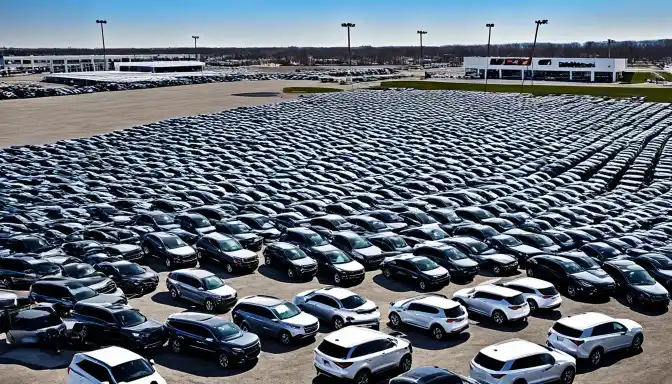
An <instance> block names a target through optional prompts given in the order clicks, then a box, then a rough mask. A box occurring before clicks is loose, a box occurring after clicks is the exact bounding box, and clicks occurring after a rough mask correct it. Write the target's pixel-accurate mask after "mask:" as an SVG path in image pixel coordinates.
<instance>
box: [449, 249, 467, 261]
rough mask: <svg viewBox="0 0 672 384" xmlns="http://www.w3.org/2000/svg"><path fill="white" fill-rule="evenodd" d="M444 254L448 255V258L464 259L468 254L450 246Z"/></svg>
mask: <svg viewBox="0 0 672 384" xmlns="http://www.w3.org/2000/svg"><path fill="white" fill-rule="evenodd" d="M443 254H444V255H448V258H449V259H451V260H462V259H466V258H467V255H465V254H464V253H462V252H461V251H460V250H458V249H455V248H448V249H446V250H444V251H443Z"/></svg>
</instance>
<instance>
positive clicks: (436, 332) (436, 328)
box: [430, 324, 446, 340]
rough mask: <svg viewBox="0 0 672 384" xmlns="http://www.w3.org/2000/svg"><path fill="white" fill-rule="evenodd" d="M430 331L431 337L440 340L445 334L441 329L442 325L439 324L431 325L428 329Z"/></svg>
mask: <svg viewBox="0 0 672 384" xmlns="http://www.w3.org/2000/svg"><path fill="white" fill-rule="evenodd" d="M430 331H431V332H432V337H433V338H434V339H436V340H441V339H443V338H444V336H446V332H445V331H444V330H443V327H441V326H440V325H436V324H434V325H432V328H431V329H430Z"/></svg>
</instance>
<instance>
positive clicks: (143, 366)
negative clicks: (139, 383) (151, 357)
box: [112, 359, 154, 383]
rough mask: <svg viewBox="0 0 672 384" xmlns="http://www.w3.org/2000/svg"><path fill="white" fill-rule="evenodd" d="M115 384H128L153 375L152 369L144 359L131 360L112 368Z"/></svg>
mask: <svg viewBox="0 0 672 384" xmlns="http://www.w3.org/2000/svg"><path fill="white" fill-rule="evenodd" d="M112 374H113V376H114V378H115V380H116V381H117V383H130V382H133V381H136V380H140V379H141V378H143V377H147V376H150V375H153V374H154V368H153V367H152V365H151V364H149V362H147V361H146V360H145V359H137V360H131V361H128V362H126V363H123V364H119V365H117V366H115V367H113V368H112Z"/></svg>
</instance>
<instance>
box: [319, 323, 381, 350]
mask: <svg viewBox="0 0 672 384" xmlns="http://www.w3.org/2000/svg"><path fill="white" fill-rule="evenodd" d="M387 337H389V335H386V334H384V333H382V332H379V331H376V330H373V329H369V328H364V327H357V326H348V327H345V328H341V329H339V330H338V331H335V332H332V333H330V334H329V335H327V337H325V338H324V339H325V340H326V341H328V342H330V343H333V344H336V345H338V346H340V347H343V348H352V347H354V346H356V345H360V344H364V343H368V342H369V341H373V340H380V339H385V338H387Z"/></svg>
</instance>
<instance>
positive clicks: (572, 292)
mask: <svg viewBox="0 0 672 384" xmlns="http://www.w3.org/2000/svg"><path fill="white" fill-rule="evenodd" d="M567 296H569V297H576V288H575V287H574V286H573V285H569V286H567Z"/></svg>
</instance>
